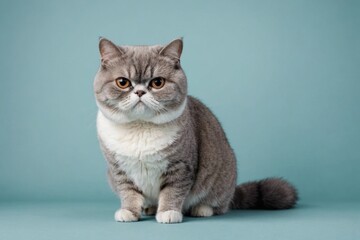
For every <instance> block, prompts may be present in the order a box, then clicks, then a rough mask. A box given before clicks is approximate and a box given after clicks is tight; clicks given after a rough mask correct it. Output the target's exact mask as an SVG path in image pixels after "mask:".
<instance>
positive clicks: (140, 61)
mask: <svg viewBox="0 0 360 240" xmlns="http://www.w3.org/2000/svg"><path fill="white" fill-rule="evenodd" d="M99 48H100V55H101V66H100V69H99V71H98V73H97V74H96V77H95V81H94V90H95V96H96V102H97V105H98V107H99V111H98V116H97V131H98V137H99V142H100V146H101V149H102V151H103V153H104V155H105V158H106V160H107V162H108V176H109V181H110V184H111V186H112V188H113V190H114V191H115V192H116V193H117V194H118V195H119V197H120V199H121V208H120V209H119V210H117V211H116V212H115V220H116V221H121V222H130V221H138V220H139V219H140V217H141V214H142V213H143V214H145V215H156V220H157V221H158V222H159V223H177V222H181V221H182V219H183V214H185V215H190V216H196V217H209V216H212V215H214V214H223V213H225V212H227V211H228V210H229V209H230V208H233V209H247V208H263V209H285V208H291V207H293V206H294V205H295V204H296V201H297V193H296V190H295V188H294V187H293V186H292V185H290V184H289V183H288V182H286V181H284V180H282V179H279V178H269V179H265V180H261V181H254V182H248V183H245V184H242V185H239V186H236V177H237V175H236V159H235V155H234V152H233V150H232V149H231V147H230V145H229V143H228V140H227V138H226V135H225V133H224V131H223V129H222V127H221V125H220V123H219V121H218V120H217V119H216V117H215V116H214V115H213V114H212V113H211V111H210V110H209V109H208V108H207V107H206V106H205V105H204V104H203V103H201V102H200V101H199V100H197V99H196V98H194V97H191V96H188V95H187V79H186V76H185V73H184V71H183V69H182V68H181V65H180V56H181V53H182V48H183V41H182V39H176V40H174V41H172V42H170V43H169V44H167V45H165V46H160V45H156V46H116V45H115V44H113V43H112V42H111V41H109V40H107V39H104V38H101V39H100V42H99Z"/></svg>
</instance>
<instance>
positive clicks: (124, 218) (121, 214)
mask: <svg viewBox="0 0 360 240" xmlns="http://www.w3.org/2000/svg"><path fill="white" fill-rule="evenodd" d="M115 221H117V222H135V221H139V217H137V216H135V214H133V213H132V212H131V211H129V210H127V209H123V208H120V209H119V210H117V211H116V212H115Z"/></svg>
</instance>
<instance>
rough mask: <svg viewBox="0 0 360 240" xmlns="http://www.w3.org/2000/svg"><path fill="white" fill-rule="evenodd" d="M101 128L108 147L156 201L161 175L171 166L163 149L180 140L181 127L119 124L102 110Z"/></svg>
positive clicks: (145, 193)
mask: <svg viewBox="0 0 360 240" xmlns="http://www.w3.org/2000/svg"><path fill="white" fill-rule="evenodd" d="M97 128H98V134H99V136H100V138H101V140H102V141H103V143H104V145H105V147H106V148H107V149H108V150H109V151H111V152H113V153H115V157H116V160H117V161H118V163H119V166H120V167H121V169H122V170H123V171H125V172H126V174H127V175H128V176H129V177H130V178H131V179H132V180H133V181H134V183H135V184H136V185H137V186H138V187H139V188H140V189H141V190H142V191H143V193H144V195H145V196H146V197H147V198H148V200H156V199H157V198H158V195H159V191H160V184H161V182H160V177H161V175H162V174H163V173H164V172H165V171H166V168H167V165H168V161H167V159H166V157H167V155H166V153H165V152H164V151H162V150H164V149H165V148H166V147H168V146H169V145H170V144H172V143H173V142H174V141H175V140H176V138H177V136H178V132H179V127H177V126H174V125H167V126H161V125H154V124H146V123H136V124H126V125H119V124H115V123H113V122H111V121H110V120H108V119H107V118H106V117H105V116H104V115H103V114H102V113H101V112H100V111H99V112H98V117H97Z"/></svg>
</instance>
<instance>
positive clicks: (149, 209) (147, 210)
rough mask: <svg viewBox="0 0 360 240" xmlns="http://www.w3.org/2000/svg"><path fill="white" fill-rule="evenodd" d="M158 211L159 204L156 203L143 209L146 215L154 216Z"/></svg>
mask: <svg viewBox="0 0 360 240" xmlns="http://www.w3.org/2000/svg"><path fill="white" fill-rule="evenodd" d="M156 211H157V206H155V205H153V206H148V207H145V208H144V209H143V214H144V215H145V216H154V215H155V214H156Z"/></svg>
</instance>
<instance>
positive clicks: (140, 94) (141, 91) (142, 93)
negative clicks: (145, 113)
mask: <svg viewBox="0 0 360 240" xmlns="http://www.w3.org/2000/svg"><path fill="white" fill-rule="evenodd" d="M145 93H146V92H145V91H143V90H137V91H136V92H135V94H136V95H138V96H139V97H141V96H142V95H144V94H145Z"/></svg>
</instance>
